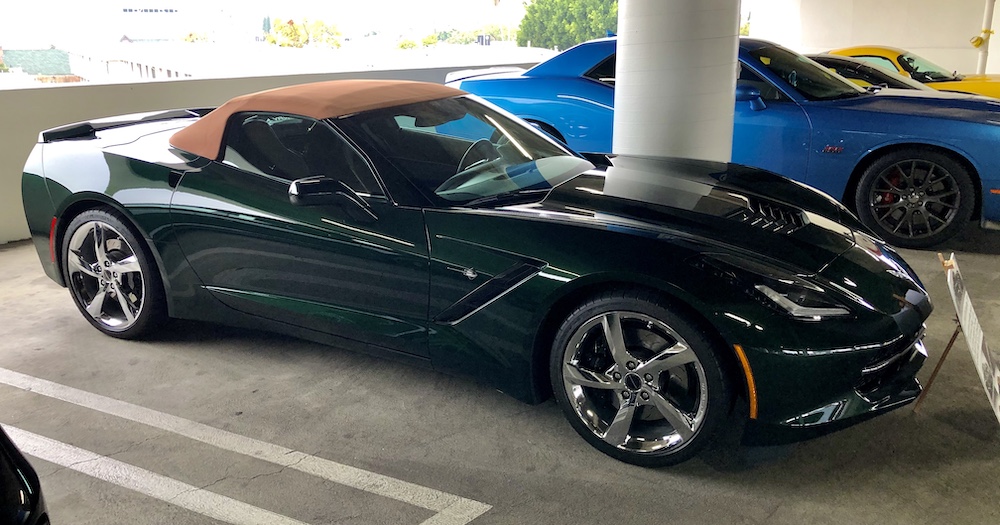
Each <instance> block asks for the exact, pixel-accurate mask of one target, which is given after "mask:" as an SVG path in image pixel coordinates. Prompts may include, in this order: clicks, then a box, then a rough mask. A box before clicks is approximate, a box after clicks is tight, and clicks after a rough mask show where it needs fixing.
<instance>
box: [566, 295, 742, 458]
mask: <svg viewBox="0 0 1000 525" xmlns="http://www.w3.org/2000/svg"><path fill="white" fill-rule="evenodd" d="M556 345H557V346H556V347H554V348H553V352H555V353H556V355H557V356H558V360H556V359H553V367H554V369H553V374H552V375H553V389H554V390H556V392H557V399H559V400H560V402H561V404H563V405H564V406H563V408H564V411H565V412H566V413H567V417H569V418H570V421H571V422H572V423H573V424H574V427H575V428H576V429H577V431H578V432H580V433H581V435H583V436H584V438H587V439H588V441H590V442H591V443H592V444H594V445H595V446H597V448H599V449H601V450H603V451H604V452H606V453H608V454H610V455H612V456H614V457H617V458H618V459H622V460H624V461H628V462H632V463H636V464H641V465H648V466H659V465H666V464H672V463H675V462H678V461H682V460H683V459H686V458H688V457H690V456H691V455H692V454H693V453H694V452H696V449H697V448H700V447H701V446H703V445H704V442H705V441H707V440H709V439H710V438H711V434H712V433H713V431H714V428H710V429H706V427H707V426H711V427H715V426H716V424H717V423H718V420H719V419H720V417H721V416H722V415H723V414H722V413H723V412H724V409H723V408H721V407H722V406H724V403H722V404H721V405H720V401H721V400H724V399H725V398H726V397H727V393H726V388H725V386H724V385H723V378H722V374H721V371H720V367H719V364H718V361H717V360H716V356H715V355H714V354H713V352H712V349H711V344H710V343H708V341H707V340H706V339H705V338H704V337H703V335H702V334H701V333H700V332H699V331H697V330H694V329H693V328H692V327H691V326H690V325H689V323H687V322H685V321H684V320H683V319H682V318H681V317H679V316H677V315H676V314H674V313H672V312H670V311H668V310H666V309H664V308H663V306H662V305H659V304H657V303H656V302H655V300H654V299H651V298H650V299H647V298H643V297H642V296H637V297H636V298H634V299H633V298H624V297H622V298H614V297H607V298H604V299H602V300H599V301H597V304H591V305H589V306H585V307H583V308H581V309H579V310H577V311H576V312H574V313H573V314H572V315H571V316H570V317H569V319H568V320H567V322H566V323H565V324H564V325H563V328H562V330H561V331H560V334H559V336H557V338H556ZM555 367H558V368H557V369H556V368H555ZM689 447H690V448H691V449H692V450H690V451H687V450H686V449H688V448H689Z"/></svg>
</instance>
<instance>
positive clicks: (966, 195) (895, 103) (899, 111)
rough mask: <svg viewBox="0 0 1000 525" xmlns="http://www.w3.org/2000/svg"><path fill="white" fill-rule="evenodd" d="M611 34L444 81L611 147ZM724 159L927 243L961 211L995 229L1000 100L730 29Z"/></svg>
mask: <svg viewBox="0 0 1000 525" xmlns="http://www.w3.org/2000/svg"><path fill="white" fill-rule="evenodd" d="M615 45H616V39H614V38H608V39H601V40H594V41H591V42H586V43H583V44H580V45H578V46H576V47H573V48H571V49H568V50H566V51H565V52H563V53H561V54H559V55H557V56H555V57H553V58H551V59H549V60H548V61H546V62H543V63H541V64H539V65H537V66H535V67H534V68H532V69H530V70H527V71H523V72H520V73H518V72H507V73H492V74H483V75H479V74H477V73H476V72H475V71H464V72H458V73H456V74H453V75H452V76H451V79H452V82H451V83H450V85H452V86H454V87H460V88H461V89H464V90H466V91H469V92H471V93H475V94H477V95H479V96H481V97H483V98H485V99H486V100H488V101H490V102H493V103H495V104H497V105H498V106H501V107H503V108H504V109H506V110H508V111H510V112H511V113H514V114H515V115H517V116H519V117H521V118H524V119H526V120H529V121H531V122H533V123H535V125H537V126H538V127H540V128H541V129H542V130H545V131H547V132H549V133H550V134H552V135H553V136H555V137H556V138H559V139H560V140H564V141H565V142H566V143H567V144H568V145H569V146H570V147H572V148H574V149H576V150H577V151H591V152H601V153H607V152H610V151H611V131H612V124H613V120H614V83H615ZM739 61H740V65H741V69H740V76H739V82H738V84H737V87H736V114H735V122H734V129H733V154H732V160H733V162H736V163H740V164H746V165H749V166H756V167H759V168H764V169H767V170H770V171H774V172H776V173H779V174H781V175H785V176H786V177H789V178H792V179H795V180H799V181H802V182H805V183H806V184H809V185H810V186H813V187H815V188H818V189H820V190H821V191H823V192H825V193H828V194H830V195H832V196H834V197H835V198H837V199H840V200H841V201H842V202H844V203H845V204H847V205H848V206H850V207H852V208H853V209H854V210H855V211H856V212H857V214H858V216H859V218H860V219H861V221H862V222H863V223H864V224H865V225H867V226H868V227H869V228H871V229H872V230H874V231H875V232H876V233H877V234H878V235H879V236H880V237H882V238H883V239H885V240H887V241H889V242H890V243H892V244H894V245H897V246H905V247H926V246H931V245H934V244H938V243H940V242H942V241H944V240H947V239H948V238H950V237H952V236H953V235H955V234H956V233H957V232H958V231H959V230H960V229H961V228H962V227H964V226H965V224H966V223H968V222H969V220H970V218H972V217H978V218H979V219H980V221H981V225H982V226H983V227H990V228H995V229H1000V150H998V149H997V147H996V144H997V143H998V139H1000V127H998V126H997V124H996V120H997V119H996V114H997V110H998V109H1000V101H994V100H985V99H976V98H972V97H953V96H952V97H937V96H934V94H927V93H924V92H920V91H902V90H881V91H878V92H869V91H866V90H864V89H861V88H859V87H858V86H856V85H854V84H852V83H850V82H848V81H846V80H844V79H843V78H841V77H839V76H836V75H834V74H832V73H831V72H830V71H829V70H828V69H827V68H825V67H822V66H820V65H819V64H817V63H816V62H813V61H812V60H809V59H807V58H805V57H804V56H802V55H799V54H797V53H795V52H793V51H790V50H788V49H785V48H783V47H781V46H778V45H775V44H772V43H769V42H763V41H759V40H752V39H746V38H744V39H741V41H740V50H739Z"/></svg>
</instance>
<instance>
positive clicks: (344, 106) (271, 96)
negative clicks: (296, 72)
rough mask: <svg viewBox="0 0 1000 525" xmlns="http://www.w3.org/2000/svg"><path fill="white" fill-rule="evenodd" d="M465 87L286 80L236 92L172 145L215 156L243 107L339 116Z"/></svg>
mask: <svg viewBox="0 0 1000 525" xmlns="http://www.w3.org/2000/svg"><path fill="white" fill-rule="evenodd" d="M463 94H465V92H464V91H461V90H458V89H455V88H451V87H447V86H444V85H441V84H432V83H429V82H412V81H405V80H357V79H355V80H331V81H327V82H314V83H311V84H299V85H295V86H286V87H280V88H276V89H269V90H267V91H260V92H257V93H250V94H248V95H241V96H238V97H236V98H233V99H231V100H229V101H228V102H226V103H225V104H223V105H221V106H219V107H218V108H216V109H215V110H214V111H212V112H211V113H209V114H207V115H205V116H204V117H202V118H201V119H199V120H198V121H196V122H194V123H192V124H191V125H190V126H188V127H186V128H184V129H182V130H180V131H178V132H177V133H175V134H174V135H173V136H172V137H170V145H171V146H173V147H175V148H178V149H181V150H184V151H187V152H189V153H194V154H195V155H198V156H201V157H206V158H210V159H216V158H218V156H219V153H220V151H221V150H222V135H223V132H224V131H225V129H226V124H227V123H228V122H229V117H231V116H232V115H233V114H235V113H240V112H247V111H250V112H269V113H285V114H291V115H301V116H305V117H311V118H314V119H325V118H336V117H343V116H347V115H353V114H355V113H360V112H362V111H369V110H373V109H381V108H388V107H393V106H402V105H405V104H413V103H416V102H425V101H428V100H438V99H442V98H449V97H454V96H457V95H463Z"/></svg>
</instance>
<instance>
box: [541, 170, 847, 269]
mask: <svg viewBox="0 0 1000 525" xmlns="http://www.w3.org/2000/svg"><path fill="white" fill-rule="evenodd" d="M612 162H613V166H611V167H609V168H607V170H606V171H605V172H600V171H589V172H586V173H584V174H582V175H580V176H578V177H576V178H573V179H571V180H569V181H567V182H566V183H563V184H561V185H559V186H558V187H556V188H555V189H553V190H552V191H551V192H550V193H549V195H548V196H547V197H546V198H545V200H544V201H542V203H540V204H536V205H533V206H532V207H531V208H530V209H531V210H532V211H533V212H536V213H540V214H549V215H550V216H551V214H556V215H562V214H569V215H572V216H575V217H577V218H580V219H584V220H587V221H588V222H591V223H593V222H597V223H598V224H603V225H604V227H607V228H616V229H622V230H623V231H631V232H633V233H637V234H643V233H644V232H646V233H647V234H648V233H649V232H652V234H653V235H660V236H662V235H664V234H665V235H667V236H670V237H674V238H682V239H684V238H686V239H690V240H692V241H693V242H696V243H700V244H706V245H709V246H714V247H715V248H718V249H721V250H726V251H729V252H736V253H741V252H742V253H744V254H747V255H749V254H757V255H762V256H765V257H769V258H772V259H774V260H776V261H782V262H783V264H784V265H792V266H794V267H795V268H797V269H800V270H803V271H805V272H807V273H816V272H819V271H820V270H821V269H822V268H823V267H825V266H826V265H827V264H829V263H830V262H831V261H833V260H834V259H835V258H837V256H839V255H840V254H842V253H844V252H846V251H847V250H849V249H851V248H852V247H854V246H855V242H854V230H861V229H863V228H864V227H863V226H861V224H860V223H859V222H858V221H857V219H856V218H854V216H853V215H851V214H850V212H848V211H847V210H846V209H845V208H844V207H843V206H842V205H840V204H839V203H838V202H837V201H835V200H834V199H832V198H831V197H829V196H827V195H825V194H823V193H820V192H818V191H816V190H813V189H811V188H809V187H807V186H804V185H802V184H799V183H797V182H794V181H791V180H789V179H786V178H784V177H781V176H778V175H775V174H773V173H770V172H766V171H762V170H759V169H755V168H749V167H746V166H740V165H735V164H724V163H717V162H708V161H697V160H688V159H668V158H646V157H631V156H618V157H615V158H614V159H613V160H612ZM715 248H713V249H715Z"/></svg>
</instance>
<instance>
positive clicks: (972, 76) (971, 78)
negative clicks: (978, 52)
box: [960, 73, 1000, 84]
mask: <svg viewBox="0 0 1000 525" xmlns="http://www.w3.org/2000/svg"><path fill="white" fill-rule="evenodd" d="M960 82H990V83H994V84H1000V75H978V74H976V73H969V74H966V73H962V75H961V80H960Z"/></svg>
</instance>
